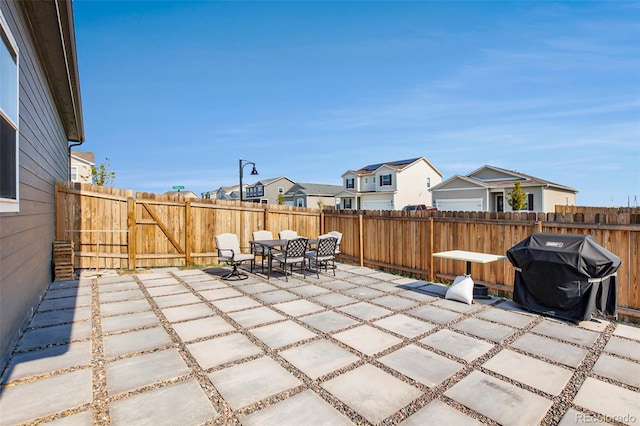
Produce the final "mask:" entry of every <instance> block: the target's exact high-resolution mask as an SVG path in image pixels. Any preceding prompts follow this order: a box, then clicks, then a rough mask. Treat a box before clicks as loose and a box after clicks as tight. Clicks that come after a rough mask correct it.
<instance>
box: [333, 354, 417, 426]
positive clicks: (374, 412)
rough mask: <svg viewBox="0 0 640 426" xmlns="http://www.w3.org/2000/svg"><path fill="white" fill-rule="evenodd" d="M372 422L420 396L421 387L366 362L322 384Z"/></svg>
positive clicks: (392, 412)
mask: <svg viewBox="0 0 640 426" xmlns="http://www.w3.org/2000/svg"><path fill="white" fill-rule="evenodd" d="M321 386H322V387H323V388H324V389H326V390H327V391H329V392H330V393H331V394H332V395H334V396H335V397H337V398H339V399H340V400H341V401H343V402H344V403H345V404H347V405H348V406H349V407H351V408H352V409H353V410H355V411H356V412H357V413H358V414H360V415H361V416H362V417H364V418H365V419H367V420H368V421H370V422H371V423H374V424H375V423H380V422H381V421H382V420H384V419H386V418H387V417H389V416H391V415H393V414H394V413H395V412H396V411H398V410H399V409H401V408H402V407H404V406H405V405H407V404H409V403H410V402H411V401H413V400H414V399H416V398H418V397H419V396H420V395H421V394H422V392H420V390H419V389H417V388H415V387H413V386H411V385H409V384H407V383H405V382H403V381H401V380H399V379H397V378H395V377H393V376H392V375H390V374H389V373H387V372H385V371H383V370H381V369H379V368H376V367H374V366H372V365H370V364H365V365H363V366H361V367H358V368H356V369H355V370H352V371H350V372H348V373H345V374H342V375H340V376H338V377H336V378H335V379H331V380H328V381H326V382H324V383H323V384H322V385H321Z"/></svg>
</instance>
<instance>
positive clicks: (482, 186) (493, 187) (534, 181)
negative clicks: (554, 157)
mask: <svg viewBox="0 0 640 426" xmlns="http://www.w3.org/2000/svg"><path fill="white" fill-rule="evenodd" d="M516 182H519V183H520V187H521V188H522V190H523V191H524V192H525V193H526V194H527V207H526V210H527V211H531V212H547V213H548V212H554V211H555V206H556V205H558V204H561V205H575V204H576V195H577V193H578V190H577V189H574V188H570V187H568V186H565V185H560V184H557V183H553V182H549V181H548V180H544V179H541V178H537V177H534V176H530V175H527V174H524V173H521V172H517V171H513V170H506V169H501V168H499V167H495V166H489V165H484V166H482V167H480V168H479V169H477V170H474V171H473V172H471V173H469V174H468V175H465V176H461V175H455V176H453V177H450V178H448V179H446V180H444V181H442V182H441V183H439V184H438V185H435V186H434V187H433V188H431V189H430V191H431V193H432V194H433V206H434V207H437V208H438V210H449V211H485V212H509V211H512V209H511V206H510V205H509V203H508V194H509V193H510V192H511V191H513V189H514V188H515V183H516Z"/></svg>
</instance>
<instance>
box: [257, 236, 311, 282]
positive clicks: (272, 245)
mask: <svg viewBox="0 0 640 426" xmlns="http://www.w3.org/2000/svg"><path fill="white" fill-rule="evenodd" d="M299 238H302V237H299ZM287 241H289V240H252V241H249V244H251V247H253V246H256V245H258V246H262V249H263V253H264V252H265V250H266V252H267V253H268V254H267V256H268V258H269V260H268V261H267V279H271V269H272V268H271V266H272V256H271V255H272V254H273V252H274V251H279V250H281V249H282V248H283V247H284V246H286V245H287ZM317 243H318V239H317V238H309V239H308V241H307V244H308V246H309V248H311V247H313V246H314V245H315V244H317ZM251 251H253V250H251ZM263 272H264V271H263Z"/></svg>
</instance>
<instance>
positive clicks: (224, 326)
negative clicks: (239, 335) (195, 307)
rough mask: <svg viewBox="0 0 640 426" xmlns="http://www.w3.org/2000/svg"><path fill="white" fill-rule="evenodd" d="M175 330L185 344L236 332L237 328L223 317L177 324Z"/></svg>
mask: <svg viewBox="0 0 640 426" xmlns="http://www.w3.org/2000/svg"><path fill="white" fill-rule="evenodd" d="M173 329H174V330H175V332H176V334H177V335H178V336H180V338H181V339H182V341H183V342H190V341H192V340H197V339H202V338H204V337H212V336H215V335H216V334H222V333H227V332H229V331H234V330H235V327H234V326H232V325H231V324H229V323H228V322H227V321H225V320H224V318H222V317H219V316H212V317H206V318H199V319H194V320H189V321H185V322H181V323H178V324H175V325H174V326H173Z"/></svg>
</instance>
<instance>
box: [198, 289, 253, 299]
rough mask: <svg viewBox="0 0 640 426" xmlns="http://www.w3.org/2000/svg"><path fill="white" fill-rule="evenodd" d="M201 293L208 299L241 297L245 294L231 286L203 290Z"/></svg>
mask: <svg viewBox="0 0 640 426" xmlns="http://www.w3.org/2000/svg"><path fill="white" fill-rule="evenodd" d="M200 295H201V296H203V297H204V298H205V299H207V300H220V299H228V298H230V297H240V296H242V295H243V294H242V293H241V292H239V291H238V290H236V289H235V288H231V287H222V288H214V289H208V290H203V291H201V292H200Z"/></svg>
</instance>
